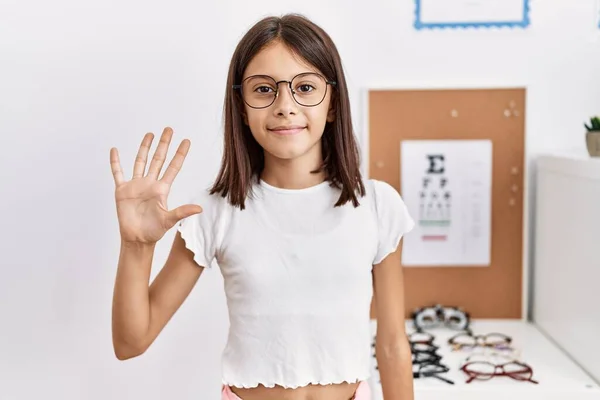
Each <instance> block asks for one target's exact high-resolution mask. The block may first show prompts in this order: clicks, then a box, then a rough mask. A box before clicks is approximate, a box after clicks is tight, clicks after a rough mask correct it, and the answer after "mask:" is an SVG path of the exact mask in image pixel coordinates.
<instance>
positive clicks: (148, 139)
mask: <svg viewBox="0 0 600 400" xmlns="http://www.w3.org/2000/svg"><path fill="white" fill-rule="evenodd" d="M152 139H154V134H153V133H152V132H148V133H146V134H145V135H144V138H143V139H142V143H141V144H140V148H139V150H138V153H137V156H136V157H135V162H134V164H133V179H136V178H142V177H143V176H144V171H145V170H146V162H147V160H148V152H149V151H150V145H151V144H152Z"/></svg>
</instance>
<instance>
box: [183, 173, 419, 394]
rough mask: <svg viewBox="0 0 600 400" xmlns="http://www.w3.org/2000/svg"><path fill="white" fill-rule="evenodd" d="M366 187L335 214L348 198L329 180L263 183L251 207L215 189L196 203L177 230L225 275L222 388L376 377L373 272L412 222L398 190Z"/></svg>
mask: <svg viewBox="0 0 600 400" xmlns="http://www.w3.org/2000/svg"><path fill="white" fill-rule="evenodd" d="M365 188H366V196H365V197H362V198H361V197H359V202H360V203H361V204H360V206H358V207H357V208H355V207H354V206H353V204H352V202H351V201H350V202H348V203H346V204H345V205H344V206H341V207H334V204H335V203H336V201H337V200H338V198H339V195H340V193H341V191H340V190H339V189H336V188H332V187H331V186H330V185H329V182H323V183H321V184H318V185H316V186H312V187H310V188H306V189H281V188H277V187H274V186H271V185H269V184H267V183H266V182H264V181H261V182H260V184H259V183H256V184H255V185H254V188H253V192H254V195H253V196H252V197H249V198H248V199H247V200H246V209H245V210H240V209H239V208H234V207H232V206H231V205H230V204H229V203H228V202H227V199H225V198H223V197H221V196H218V195H212V196H211V195H209V194H208V191H203V192H201V193H200V194H199V195H198V196H196V197H195V198H194V203H196V204H199V205H200V206H202V208H203V212H202V213H200V214H196V215H193V216H190V217H188V218H186V219H184V220H182V221H181V222H180V224H179V225H178V230H179V231H180V232H181V235H182V237H183V239H184V240H185V242H186V246H187V248H189V249H190V250H191V251H192V252H193V253H194V254H195V256H194V260H195V261H196V263H197V264H198V265H200V266H204V267H208V268H210V267H213V266H214V265H217V266H218V267H219V268H220V270H221V273H222V275H223V278H224V286H225V292H226V298H227V306H228V310H229V311H228V312H229V322H230V326H229V335H228V338H227V344H226V346H225V349H224V351H223V353H222V383H223V384H225V385H232V386H237V387H245V388H249V387H256V386H257V385H258V384H262V385H264V386H267V387H273V386H274V385H276V384H277V385H281V386H283V387H287V388H296V387H300V386H305V385H308V384H311V383H312V384H331V383H341V382H357V381H361V380H366V379H368V378H369V374H370V363H371V333H370V306H371V298H372V294H373V281H372V275H371V272H372V268H373V265H375V264H378V263H380V262H381V261H382V260H383V259H384V258H385V257H386V256H387V255H388V254H390V253H392V252H393V251H394V250H395V249H396V247H397V246H398V244H399V242H400V239H401V237H402V235H404V234H405V233H406V232H408V231H410V230H411V229H412V227H413V226H414V222H413V219H412V218H411V217H410V215H409V213H408V211H407V209H406V206H405V204H404V202H403V200H402V198H401V197H400V195H399V194H398V192H397V191H396V190H395V189H394V188H393V187H392V186H391V185H389V184H387V183H385V182H383V181H378V180H372V179H370V180H366V181H365ZM398 268H401V266H400V265H398Z"/></svg>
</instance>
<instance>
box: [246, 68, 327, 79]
mask: <svg viewBox="0 0 600 400" xmlns="http://www.w3.org/2000/svg"><path fill="white" fill-rule="evenodd" d="M301 74H319V75H321V73H320V72H319V71H313V70H305V71H302V72H298V73H296V74H293V75H289V76H288V78H286V79H277V78H276V77H275V76H273V75H270V74H265V73H254V74H244V76H243V77H242V80H243V79H246V78H248V77H250V76H268V77H269V78H273V79H275V81H280V80H284V81H285V80H287V81H290V80H292V79H293V78H294V77H296V76H298V75H301Z"/></svg>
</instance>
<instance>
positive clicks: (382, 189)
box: [372, 180, 415, 265]
mask: <svg viewBox="0 0 600 400" xmlns="http://www.w3.org/2000/svg"><path fill="white" fill-rule="evenodd" d="M372 182H373V191H374V198H375V209H376V215H377V227H378V245H377V253H376V255H375V258H374V260H373V264H374V265H375V264H379V263H380V262H381V261H383V259H385V258H386V257H387V256H388V255H389V254H391V253H393V252H394V251H396V249H397V248H398V245H399V244H400V239H401V238H402V236H404V235H405V234H406V233H408V232H410V231H411V230H412V229H413V227H414V226H415V222H414V220H413V218H412V217H411V215H410V213H409V211H408V209H407V207H406V204H404V201H403V200H402V197H401V196H400V194H399V193H398V191H397V190H396V189H395V188H394V187H393V186H391V185H390V184H389V183H387V182H384V181H378V180H372Z"/></svg>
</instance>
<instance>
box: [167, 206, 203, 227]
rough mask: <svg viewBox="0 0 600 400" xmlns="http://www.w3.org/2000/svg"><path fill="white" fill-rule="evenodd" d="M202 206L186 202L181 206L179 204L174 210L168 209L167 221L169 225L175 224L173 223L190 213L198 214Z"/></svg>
mask: <svg viewBox="0 0 600 400" xmlns="http://www.w3.org/2000/svg"><path fill="white" fill-rule="evenodd" d="M202 211H203V210H202V207H200V206H199V205H197V204H186V205H183V206H179V207H177V208H176V209H174V210H171V211H169V215H168V216H167V219H168V221H169V225H170V226H171V227H172V226H175V224H176V223H177V222H179V221H181V220H182V219H184V218H187V217H189V216H191V215H194V214H199V213H201V212H202Z"/></svg>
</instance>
